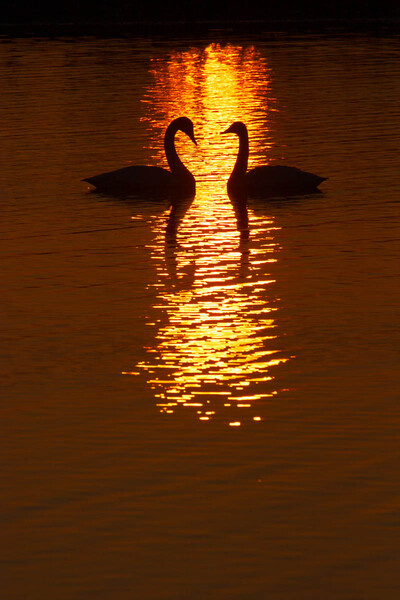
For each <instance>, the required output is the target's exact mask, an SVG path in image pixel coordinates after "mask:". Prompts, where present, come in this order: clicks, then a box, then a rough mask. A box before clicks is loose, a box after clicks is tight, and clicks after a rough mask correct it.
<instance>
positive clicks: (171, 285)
mask: <svg viewBox="0 0 400 600" xmlns="http://www.w3.org/2000/svg"><path fill="white" fill-rule="evenodd" d="M153 75H154V84H153V86H152V87H151V89H149V90H148V94H147V95H146V97H145V99H144V100H145V101H146V102H147V104H148V107H147V108H148V110H147V116H146V119H147V120H148V122H149V127H150V128H151V129H153V130H154V131H156V130H157V129H158V132H157V135H158V136H159V137H161V136H162V132H161V131H160V127H161V126H162V127H163V128H165V126H166V124H167V123H168V122H169V121H171V120H172V119H173V118H175V117H176V116H178V115H187V116H188V117H190V118H192V120H193V121H194V123H195V134H196V138H197V140H198V143H199V148H200V150H199V151H198V152H196V151H194V150H193V145H192V144H191V143H190V142H189V143H188V142H187V141H186V140H184V139H179V140H178V144H177V147H178V152H179V153H180V156H181V157H182V159H183V161H184V162H185V164H186V165H187V166H188V168H189V169H190V170H191V171H192V172H193V173H194V174H195V176H196V181H197V188H196V197H195V198H194V199H188V200H187V202H183V203H180V204H176V205H174V206H173V207H172V209H171V211H165V212H163V213H162V214H161V215H160V214H158V215H155V216H154V217H153V221H152V228H153V231H154V235H155V237H154V242H153V244H152V247H151V253H152V258H153V261H154V264H155V268H156V270H157V274H158V280H157V283H156V284H155V287H156V290H157V301H156V303H155V305H154V306H153V310H152V314H153V316H152V318H151V323H152V324H151V327H153V328H154V330H155V333H154V338H153V339H154V344H152V345H151V346H150V347H148V348H146V349H145V358H144V359H143V360H142V361H140V362H139V363H138V364H137V365H136V367H135V371H134V372H144V373H146V376H147V379H148V383H149V385H150V386H151V387H152V388H153V390H154V394H155V397H156V398H157V406H158V408H159V410H160V411H161V412H163V413H166V414H173V413H175V412H176V411H177V410H181V409H182V410H185V411H188V410H191V411H192V412H193V414H194V415H195V417H196V418H198V419H200V420H201V421H210V420H213V419H216V418H222V419H223V420H224V421H225V422H226V423H228V424H229V425H230V426H232V427H235V426H240V425H241V424H242V423H243V422H244V421H249V420H251V421H253V422H256V421H260V420H262V418H263V417H262V406H265V405H266V404H267V403H268V401H269V400H270V399H271V398H273V397H274V396H275V395H276V394H277V393H278V387H277V384H276V381H275V378H274V374H273V373H274V369H275V368H276V367H277V366H278V365H279V364H281V363H283V362H286V361H287V360H288V357H287V356H284V355H283V353H282V352H281V351H280V348H279V340H278V339H277V332H276V331H277V328H276V322H275V314H276V311H277V310H278V306H279V300H278V299H277V298H276V296H275V294H274V292H273V287H274V282H275V281H274V277H273V276H272V275H271V267H272V265H273V264H274V263H275V262H276V261H277V260H278V256H279V246H278V244H277V242H276V241H275V235H276V230H277V229H278V227H277V226H276V224H275V222H274V219H273V217H271V216H268V215H267V216H264V215H261V216H256V215H255V214H253V213H250V214H248V211H247V206H246V203H245V202H244V201H239V202H235V201H234V200H233V199H232V200H231V199H229V198H228V196H227V194H226V181H227V179H228V177H229V173H230V171H231V169H232V167H233V163H234V160H235V156H236V152H237V146H236V145H235V142H234V140H233V141H232V139H230V138H227V137H226V136H221V135H220V132H221V131H222V130H223V129H225V128H226V127H227V126H228V125H229V124H230V123H232V122H233V121H234V120H238V119H240V120H244V121H246V122H247V123H248V125H249V128H250V129H253V131H256V130H258V131H259V132H262V135H261V134H260V133H259V135H258V136H257V135H256V136H254V139H255V140H256V146H257V147H258V150H259V151H263V150H265V151H267V150H268V148H269V147H271V145H272V144H273V141H272V140H271V139H270V137H269V134H268V114H269V110H274V105H275V100H274V99H273V98H271V97H270V95H269V78H270V71H269V69H268V67H267V65H266V63H265V60H264V59H263V58H261V57H260V56H259V55H258V54H257V52H256V50H255V49H254V48H247V49H245V48H242V47H235V46H230V45H228V46H225V47H221V46H218V45H214V44H213V45H211V46H208V47H207V48H205V49H202V50H201V49H189V50H186V51H183V52H180V53H174V54H173V55H171V56H170V57H169V58H168V59H165V58H164V57H163V58H156V59H155V60H154V61H153ZM156 147H158V148H159V147H160V144H159V143H158V144H155V145H154V148H156ZM155 156H156V157H157V161H158V162H159V163H160V161H161V159H162V158H163V157H162V156H161V154H160V155H159V156H157V153H156V154H155ZM154 311H156V312H157V313H158V317H157V318H156V319H154Z"/></svg>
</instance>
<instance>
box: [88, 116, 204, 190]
mask: <svg viewBox="0 0 400 600" xmlns="http://www.w3.org/2000/svg"><path fill="white" fill-rule="evenodd" d="M178 131H182V132H183V133H185V134H186V135H187V136H188V137H189V138H190V139H191V140H192V142H193V143H194V144H195V145H197V143H196V139H195V137H194V131H193V122H192V121H191V120H190V119H188V118H187V117H179V118H178V119H174V120H173V121H172V122H171V123H170V124H169V125H168V127H167V130H166V132H165V136H164V150H165V155H166V157H167V161H168V165H169V168H170V169H171V170H170V171H167V170H166V169H162V168H161V167H151V166H146V165H132V166H129V167H124V168H122V169H117V170H116V171H110V172H108V173H101V174H100V175H94V176H93V177H87V178H86V179H83V181H87V182H88V183H90V184H91V185H93V186H94V187H95V188H96V189H97V190H100V191H105V192H108V193H117V194H120V193H138V194H140V195H151V196H153V197H154V195H157V194H160V195H165V194H166V193H173V194H174V195H175V196H177V195H179V196H180V195H182V196H183V197H185V196H187V195H188V194H194V193H195V189H196V182H195V178H194V177H193V175H192V173H191V172H190V171H189V169H187V168H186V167H185V165H184V164H183V163H182V161H181V159H180V158H179V156H178V153H177V151H176V148H175V135H176V133H177V132H178Z"/></svg>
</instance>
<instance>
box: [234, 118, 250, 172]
mask: <svg viewBox="0 0 400 600" xmlns="http://www.w3.org/2000/svg"><path fill="white" fill-rule="evenodd" d="M238 136H239V152H238V155H237V158H236V163H235V166H234V167H233V171H232V173H231V177H230V179H231V178H232V177H233V178H236V177H244V176H245V175H246V172H247V163H248V160H249V135H248V133H247V130H245V131H241V132H240V133H238Z"/></svg>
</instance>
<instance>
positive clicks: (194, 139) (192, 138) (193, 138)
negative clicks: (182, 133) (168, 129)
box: [189, 133, 197, 146]
mask: <svg viewBox="0 0 400 600" xmlns="http://www.w3.org/2000/svg"><path fill="white" fill-rule="evenodd" d="M189 137H190V139H191V140H192V142H193V144H194V145H195V146H197V142H196V138H195V137H194V133H192V134H191V135H189Z"/></svg>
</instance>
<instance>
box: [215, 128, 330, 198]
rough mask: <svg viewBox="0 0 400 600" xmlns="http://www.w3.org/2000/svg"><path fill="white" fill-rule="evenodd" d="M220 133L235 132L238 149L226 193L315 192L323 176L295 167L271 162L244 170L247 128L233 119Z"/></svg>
mask: <svg viewBox="0 0 400 600" xmlns="http://www.w3.org/2000/svg"><path fill="white" fill-rule="evenodd" d="M222 133H224V134H225V133H235V134H236V135H237V136H238V137H239V152H238V155H237V159H236V163H235V166H234V168H233V171H232V173H231V176H230V177H229V180H228V191H229V192H243V191H244V192H248V193H249V194H254V195H267V196H271V195H274V194H278V195H279V194H301V193H308V192H313V191H316V190H317V188H318V186H319V184H320V183H322V182H323V181H325V179H326V177H319V176H318V175H314V174H313V173H307V172H306V171H302V170H301V169H298V168H297V167H288V166H284V165H271V166H263V167H255V168H254V169H251V170H250V171H247V163H248V158H249V136H248V133H247V127H246V125H245V124H244V123H242V122H240V121H235V123H233V124H232V125H231V126H230V127H229V128H228V129H227V130H226V131H223V132H222Z"/></svg>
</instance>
